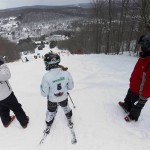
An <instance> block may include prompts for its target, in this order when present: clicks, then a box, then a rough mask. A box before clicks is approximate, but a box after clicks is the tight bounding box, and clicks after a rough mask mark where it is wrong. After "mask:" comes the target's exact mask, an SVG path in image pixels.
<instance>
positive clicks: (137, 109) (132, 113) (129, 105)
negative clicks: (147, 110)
mask: <svg viewBox="0 0 150 150" xmlns="http://www.w3.org/2000/svg"><path fill="white" fill-rule="evenodd" d="M146 102H147V100H141V99H140V97H139V96H138V95H136V94H135V93H134V92H132V91H131V89H129V90H128V92H127V95H126V97H125V99H124V107H125V109H126V110H127V111H128V112H129V117H130V118H131V119H132V120H135V121H137V120H138V118H139V116H140V114H141V110H142V109H143V107H144V105H145V103H146Z"/></svg>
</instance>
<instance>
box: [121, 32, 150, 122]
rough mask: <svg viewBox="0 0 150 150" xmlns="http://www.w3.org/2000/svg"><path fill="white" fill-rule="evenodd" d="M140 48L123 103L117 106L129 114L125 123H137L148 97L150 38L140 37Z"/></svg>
mask: <svg viewBox="0 0 150 150" xmlns="http://www.w3.org/2000/svg"><path fill="white" fill-rule="evenodd" d="M138 43H139V44H140V46H141V52H140V53H139V56H140V58H139V59H138V61H137V63H136V65H135V67H134V70H133V72H132V74H131V77H130V87H129V90H128V92H127V95H126V97H125V99H124V102H119V105H120V106H121V107H122V108H123V109H124V110H125V111H126V112H128V113H129V115H127V116H126V117H125V118H124V119H125V121H127V122H130V121H132V120H134V121H138V118H139V116H140V114H141V110H142V109H143V107H144V105H145V103H146V102H147V99H148V98H149V97H150V36H149V35H142V36H141V37H140V39H139V42H138Z"/></svg>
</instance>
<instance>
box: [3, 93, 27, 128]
mask: <svg viewBox="0 0 150 150" xmlns="http://www.w3.org/2000/svg"><path fill="white" fill-rule="evenodd" d="M10 110H12V111H13V112H14V114H15V116H16V118H17V120H18V121H19V122H20V124H21V126H23V127H24V126H26V125H27V123H28V121H29V119H28V118H27V116H26V114H25V112H24V111H23V109H22V106H21V104H20V103H18V100H17V98H16V96H15V95H14V93H13V92H12V93H11V94H10V96H9V97H7V98H6V99H4V100H2V101H0V116H1V121H2V123H3V125H4V126H5V125H7V124H8V123H9V121H10V119H11V117H10Z"/></svg>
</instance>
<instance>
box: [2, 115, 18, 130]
mask: <svg viewBox="0 0 150 150" xmlns="http://www.w3.org/2000/svg"><path fill="white" fill-rule="evenodd" d="M15 118H16V117H15V116H14V115H13V116H11V118H10V121H9V122H8V124H7V125H4V127H5V128H7V127H8V126H9V125H10V124H11V123H12V122H13V120H14V119H15Z"/></svg>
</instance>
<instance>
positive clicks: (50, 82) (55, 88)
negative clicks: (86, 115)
mask: <svg viewBox="0 0 150 150" xmlns="http://www.w3.org/2000/svg"><path fill="white" fill-rule="evenodd" d="M44 63H45V66H46V70H47V71H48V72H47V73H46V74H45V75H44V76H43V79H42V82H41V94H42V96H44V97H47V100H48V101H47V113H46V125H47V127H46V129H45V131H44V132H45V133H46V134H49V132H50V127H51V126H52V123H53V121H54V117H55V115H56V112H57V107H58V105H59V106H61V107H62V109H63V111H64V113H65V115H66V117H67V121H68V126H72V125H73V123H72V120H71V117H72V110H71V108H70V107H69V105H68V94H67V92H68V90H71V89H73V87H74V83H73V79H72V76H71V75H70V73H69V72H68V71H67V69H68V68H65V67H63V66H61V65H59V63H60V56H59V55H58V54H55V53H52V52H50V53H47V54H45V56H44Z"/></svg>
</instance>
